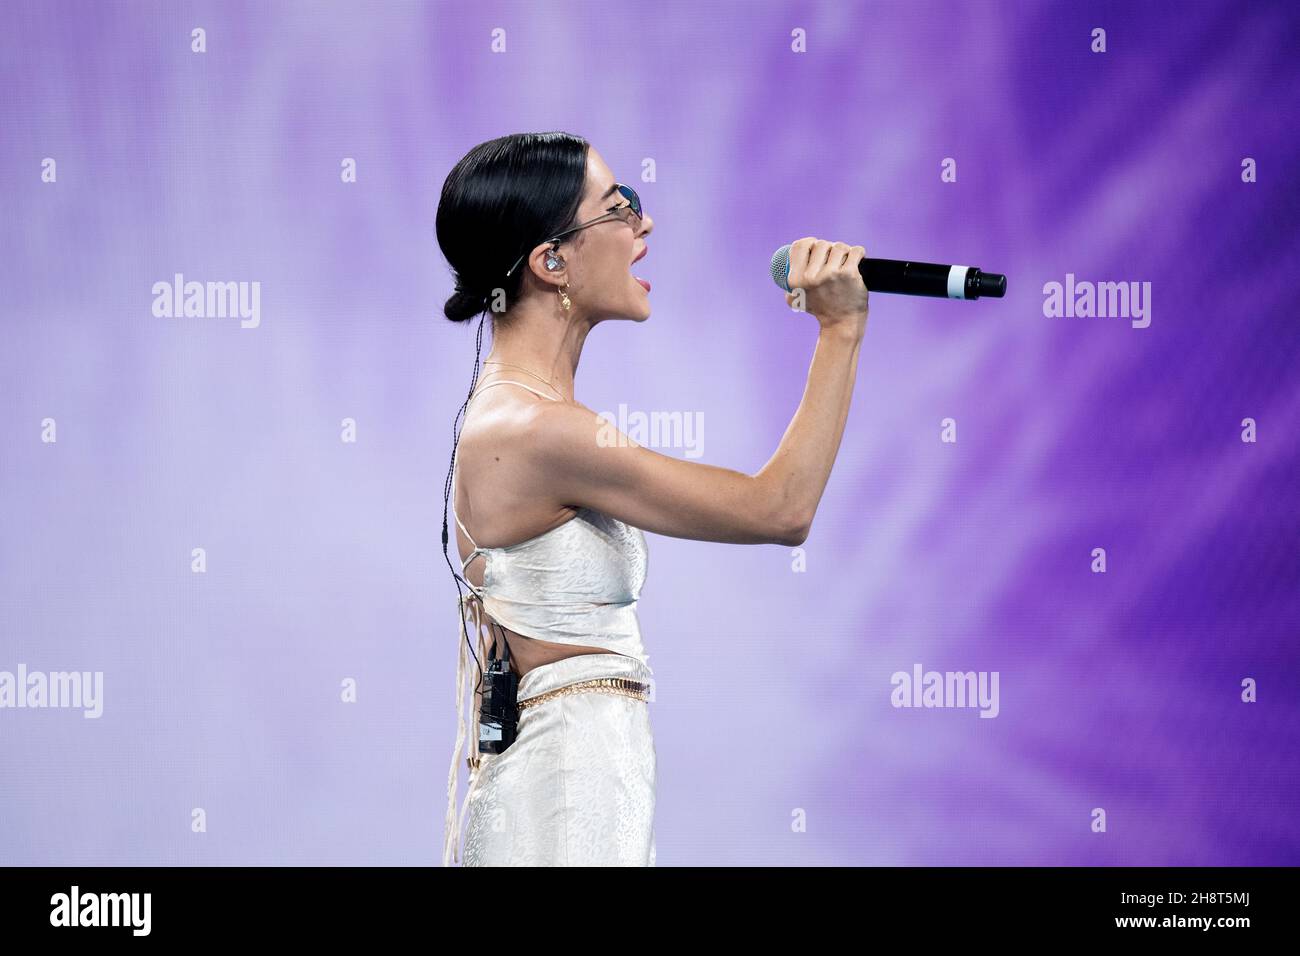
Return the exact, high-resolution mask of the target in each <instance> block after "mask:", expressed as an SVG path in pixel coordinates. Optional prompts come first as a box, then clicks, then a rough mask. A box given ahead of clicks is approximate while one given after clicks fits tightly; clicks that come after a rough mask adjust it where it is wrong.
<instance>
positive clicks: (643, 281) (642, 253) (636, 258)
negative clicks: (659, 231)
mask: <svg viewBox="0 0 1300 956" xmlns="http://www.w3.org/2000/svg"><path fill="white" fill-rule="evenodd" d="M649 251H650V247H649V246H643V247H642V249H641V251H640V252H639V253H637V254H636V256H634V257H633V259H632V265H636V264H637V262H638V261H639V260H641V259H644V258H645V254H646V253H647V252H649ZM632 278H633V279H635V280H636V283H637V285H639V286H640V287H641V288H643V289H645V290H646V292H649V291H650V280H649V279H642V278H641V277H640V276H633V277H632Z"/></svg>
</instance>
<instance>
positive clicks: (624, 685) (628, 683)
mask: <svg viewBox="0 0 1300 956" xmlns="http://www.w3.org/2000/svg"><path fill="white" fill-rule="evenodd" d="M583 691H595V692H597V693H601V694H620V695H622V696H624V697H635V698H637V699H638V700H649V699H650V685H649V684H647V683H646V682H645V681H639V680H632V679H631V678H630V677H593V678H592V679H591V680H581V681H578V682H577V683H576V684H568V685H566V686H564V687H557V688H555V690H548V691H546V692H545V693H544V694H538V695H537V696H536V697H529V698H528V699H527V700H521V701H520V702H519V709H520V710H523V709H524V708H526V707H532V706H533V705H534V704H540V703H542V702H543V701H548V700H550V699H551V698H552V697H564V696H567V695H569V694H579V693H582V692H583Z"/></svg>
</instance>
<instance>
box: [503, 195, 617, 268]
mask: <svg viewBox="0 0 1300 956" xmlns="http://www.w3.org/2000/svg"><path fill="white" fill-rule="evenodd" d="M613 191H615V192H617V193H618V194H619V195H620V196H622V197H623V199H624V200H626V201H625V202H621V203H619V204H618V205H616V206H610V207H609V208H608V209H606V210H605V211H604V212H603V213H602V214H601V215H599V216H597V217H596V218H595V219H589V220H587V221H586V222H584V223H579V224H578V225H576V226H574V227H573V228H572V229H566V230H564V232H562V233H560V234H559V235H555V236H551V238H549V239H543V240H542V242H543V243H546V242H551V243H554V244H555V246H556V247H557V248H558V246H559V244H560V240H561V239H563V238H564V237H565V236H569V235H572V234H573V233H575V232H577V231H578V230H580V229H586V228H587V227H588V226H594V225H596V223H598V222H606V221H608V220H609V218H610V217H611V216H613V217H617V218H619V219H622V220H623V221H624V222H626V223H627V224H628V225H629V226H632V227H633V228H636V227H637V226H639V225H640V224H641V197H640V196H638V195H637V194H636V190H635V189H633V188H632V187H631V186H625V185H623V184H622V183H615V184H614V190H613ZM628 213H631V216H629V215H628ZM633 217H635V218H633ZM540 244H541V243H538V245H540ZM530 251H531V250H530ZM527 257H528V253H527V252H525V253H524V254H523V255H522V256H520V257H519V258H518V259H516V260H515V264H514V265H512V266H511V267H510V271H509V272H507V273H506V278H507V279H509V278H510V276H511V275H512V274H513V273H514V271H515V270H516V269H518V268H519V263H521V262H523V261H524V259H526V258H527Z"/></svg>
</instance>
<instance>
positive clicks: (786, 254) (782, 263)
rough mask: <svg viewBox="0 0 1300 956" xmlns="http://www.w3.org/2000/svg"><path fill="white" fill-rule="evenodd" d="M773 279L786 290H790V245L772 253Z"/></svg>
mask: <svg viewBox="0 0 1300 956" xmlns="http://www.w3.org/2000/svg"><path fill="white" fill-rule="evenodd" d="M772 281H773V282H775V283H776V284H777V285H778V286H780V287H781V288H782V289H783V290H784V291H786V292H789V291H790V246H789V245H784V246H782V247H781V248H780V249H778V250H776V252H774V253H772Z"/></svg>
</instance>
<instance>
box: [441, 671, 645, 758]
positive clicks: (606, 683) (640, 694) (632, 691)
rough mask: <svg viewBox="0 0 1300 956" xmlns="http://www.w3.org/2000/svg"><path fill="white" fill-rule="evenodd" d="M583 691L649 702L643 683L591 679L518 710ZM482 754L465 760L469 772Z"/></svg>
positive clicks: (544, 695)
mask: <svg viewBox="0 0 1300 956" xmlns="http://www.w3.org/2000/svg"><path fill="white" fill-rule="evenodd" d="M584 691H592V692H595V693H600V694H619V695H620V696H623V697H635V698H636V699H638V700H644V701H648V700H650V685H649V684H647V683H646V682H645V681H639V680H632V679H631V678H629V677H593V678H591V680H582V681H578V682H577V683H576V684H567V685H565V686H564V687H557V688H555V690H548V691H546V692H545V693H542V694H538V695H537V696H536V697H529V698H528V699H527V700H521V701H520V702H519V709H520V710H524V709H526V708H528V707H532V706H533V705H534V704H540V703H543V702H545V701H548V700H550V699H551V698H553V697H565V696H567V695H569V694H580V693H583V692H584ZM483 756H484V755H483V754H480V753H475V752H471V753H470V755H469V756H468V757H466V758H465V764H466V766H468V767H469V768H470V769H471V770H475V769H477V768H478V767H479V766H480V765H481V764H482V762H483Z"/></svg>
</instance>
